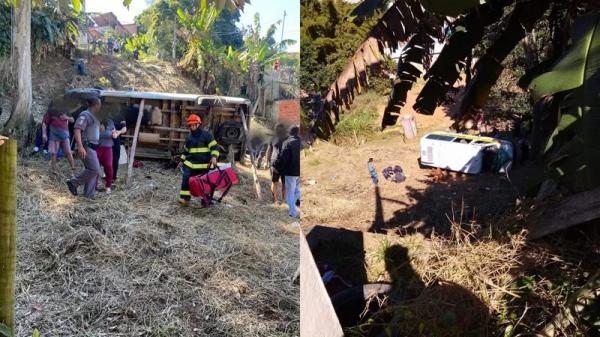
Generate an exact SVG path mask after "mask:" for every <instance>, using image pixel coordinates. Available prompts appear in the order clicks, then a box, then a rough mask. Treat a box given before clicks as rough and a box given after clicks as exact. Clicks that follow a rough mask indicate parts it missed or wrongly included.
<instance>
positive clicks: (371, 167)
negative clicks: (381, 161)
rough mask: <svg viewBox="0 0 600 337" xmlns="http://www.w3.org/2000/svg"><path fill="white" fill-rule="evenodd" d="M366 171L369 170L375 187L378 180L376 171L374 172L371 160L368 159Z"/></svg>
mask: <svg viewBox="0 0 600 337" xmlns="http://www.w3.org/2000/svg"><path fill="white" fill-rule="evenodd" d="M367 169H368V170H369V174H370V175H371V181H373V185H375V186H377V184H379V178H377V170H375V164H373V158H369V162H368V163H367Z"/></svg>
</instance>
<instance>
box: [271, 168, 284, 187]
mask: <svg viewBox="0 0 600 337" xmlns="http://www.w3.org/2000/svg"><path fill="white" fill-rule="evenodd" d="M280 180H281V183H282V184H284V185H285V177H284V176H282V175H280V174H279V173H278V172H277V171H276V170H275V169H274V168H273V167H271V182H274V183H276V182H278V181H280Z"/></svg>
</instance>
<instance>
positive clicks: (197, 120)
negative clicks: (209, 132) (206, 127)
mask: <svg viewBox="0 0 600 337" xmlns="http://www.w3.org/2000/svg"><path fill="white" fill-rule="evenodd" d="M192 124H202V119H200V116H198V115H196V114H191V115H190V116H189V117H188V118H187V125H192Z"/></svg>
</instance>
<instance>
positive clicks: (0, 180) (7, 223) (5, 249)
mask: <svg viewBox="0 0 600 337" xmlns="http://www.w3.org/2000/svg"><path fill="white" fill-rule="evenodd" d="M27 2H29V1H27ZM16 173H17V142H16V141H14V140H9V141H8V142H7V143H6V144H4V145H0V323H2V324H4V325H6V326H7V327H9V328H10V329H11V331H13V330H14V329H13V327H14V306H15V262H16V259H15V257H16V224H17V217H16V209H17V198H16V184H15V177H16Z"/></svg>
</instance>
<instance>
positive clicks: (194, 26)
mask: <svg viewBox="0 0 600 337" xmlns="http://www.w3.org/2000/svg"><path fill="white" fill-rule="evenodd" d="M219 14H220V10H219V9H218V8H217V7H216V6H215V5H214V4H208V2H207V0H200V8H199V9H198V11H196V12H194V13H192V14H190V13H187V12H185V11H184V10H183V9H181V8H179V9H178V10H177V17H178V19H179V23H180V24H181V25H182V29H181V31H180V33H181V34H182V35H183V38H184V39H185V41H187V42H188V46H187V51H186V53H185V55H184V56H183V58H181V60H179V62H178V63H177V64H178V66H180V67H183V68H185V69H187V70H188V71H190V72H191V73H192V74H194V75H195V76H196V78H197V79H198V81H199V82H200V86H201V87H202V88H203V90H204V93H214V92H213V91H214V90H215V69H217V67H219V64H218V63H219V62H218V58H219V50H218V49H217V48H215V47H214V45H213V43H212V38H211V36H210V33H211V31H212V28H213V26H214V24H215V22H216V20H217V18H218V17H219Z"/></svg>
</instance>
